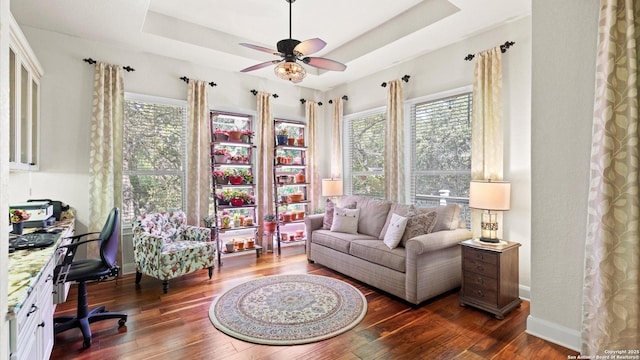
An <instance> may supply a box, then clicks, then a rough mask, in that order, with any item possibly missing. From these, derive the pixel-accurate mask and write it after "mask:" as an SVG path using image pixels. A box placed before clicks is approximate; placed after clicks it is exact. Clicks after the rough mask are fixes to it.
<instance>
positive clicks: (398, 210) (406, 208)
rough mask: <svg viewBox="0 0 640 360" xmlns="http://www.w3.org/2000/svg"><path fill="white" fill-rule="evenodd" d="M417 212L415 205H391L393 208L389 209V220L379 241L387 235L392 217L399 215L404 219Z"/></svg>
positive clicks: (381, 232)
mask: <svg viewBox="0 0 640 360" xmlns="http://www.w3.org/2000/svg"><path fill="white" fill-rule="evenodd" d="M415 210H416V208H415V206H413V205H404V204H398V203H393V204H391V207H390V208H389V214H387V220H386V221H385V222H384V227H382V230H381V231H380V235H379V236H378V239H380V240H382V239H384V235H385V234H386V233H387V228H388V227H389V222H390V221H391V217H392V216H393V214H398V215H400V216H402V217H408V216H409V214H410V213H415Z"/></svg>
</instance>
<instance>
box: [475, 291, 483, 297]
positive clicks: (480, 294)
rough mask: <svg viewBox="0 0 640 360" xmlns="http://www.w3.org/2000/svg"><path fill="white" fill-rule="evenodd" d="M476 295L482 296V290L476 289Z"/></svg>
mask: <svg viewBox="0 0 640 360" xmlns="http://www.w3.org/2000/svg"><path fill="white" fill-rule="evenodd" d="M476 295H478V297H484V292H482V290H478V291H476Z"/></svg>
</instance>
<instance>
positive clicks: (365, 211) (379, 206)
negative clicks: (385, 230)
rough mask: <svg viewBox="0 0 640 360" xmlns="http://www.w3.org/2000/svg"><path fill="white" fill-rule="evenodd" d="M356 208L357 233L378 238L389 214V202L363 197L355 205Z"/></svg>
mask: <svg viewBox="0 0 640 360" xmlns="http://www.w3.org/2000/svg"><path fill="white" fill-rule="evenodd" d="M356 208H358V209H360V220H358V232H359V233H360V234H366V235H370V236H375V237H379V236H380V231H382V227H383V226H384V224H385V221H386V219H387V215H388V214H389V208H391V202H390V201H386V200H378V199H373V198H366V197H363V198H362V199H361V200H359V201H358V202H357V203H356Z"/></svg>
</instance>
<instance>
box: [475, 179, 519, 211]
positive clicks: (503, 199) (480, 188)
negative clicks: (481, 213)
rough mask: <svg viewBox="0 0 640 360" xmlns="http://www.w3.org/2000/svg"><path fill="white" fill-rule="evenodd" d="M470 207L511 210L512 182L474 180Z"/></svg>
mask: <svg viewBox="0 0 640 360" xmlns="http://www.w3.org/2000/svg"><path fill="white" fill-rule="evenodd" d="M469 207H471V208H474V209H483V210H501V211H505V210H509V209H510V208H511V184H510V183H508V182H505V181H472V182H471V184H470V187H469Z"/></svg>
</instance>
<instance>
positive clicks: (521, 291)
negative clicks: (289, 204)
mask: <svg viewBox="0 0 640 360" xmlns="http://www.w3.org/2000/svg"><path fill="white" fill-rule="evenodd" d="M518 295H520V299H522V300H527V301H529V302H531V288H530V287H528V286H524V285H520V286H519V287H518Z"/></svg>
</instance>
